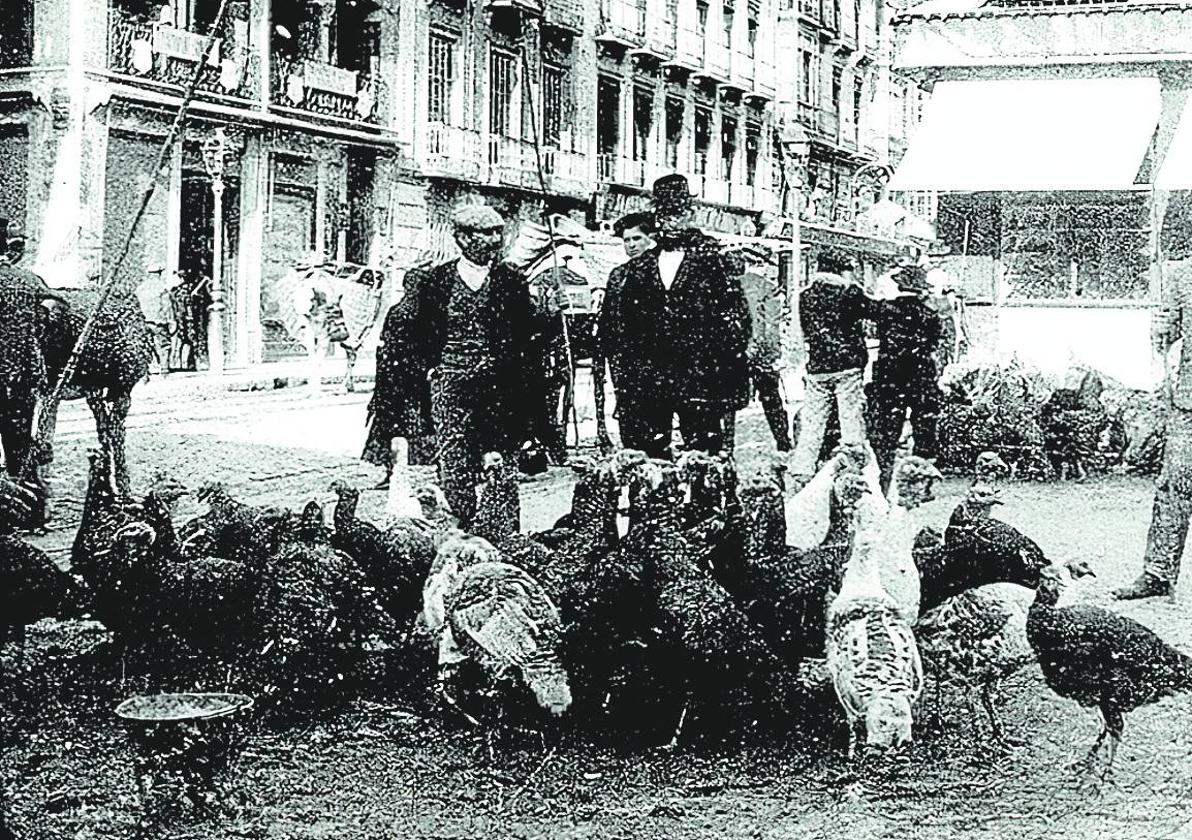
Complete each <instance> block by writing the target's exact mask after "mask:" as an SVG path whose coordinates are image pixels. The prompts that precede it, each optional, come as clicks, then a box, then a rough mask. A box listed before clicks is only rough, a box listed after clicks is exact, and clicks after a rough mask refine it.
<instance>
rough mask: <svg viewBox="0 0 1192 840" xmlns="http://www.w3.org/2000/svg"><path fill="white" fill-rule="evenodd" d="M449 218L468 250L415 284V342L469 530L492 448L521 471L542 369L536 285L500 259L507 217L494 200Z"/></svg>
mask: <svg viewBox="0 0 1192 840" xmlns="http://www.w3.org/2000/svg"><path fill="white" fill-rule="evenodd" d="M452 225H453V227H454V229H455V242H456V244H457V245H459V249H460V251H461V253H462V256H460V257H459V258H458V259H454V260H449V261H447V262H445V263H441V264H439V265H437V266H435V267H434V268H432V269H430V270H429V271H428V272H427V273H426V276H425V277H423V278H422V280H421V282H419V283H418V284H417V286H415V287H414V289H413V290H412V292H411V301H410V310H411V315H410V332H411V335H410V336H409V341H410V343H411V344H413V345H414V346H417V347H419V348H420V351H419V355H420V357H421V359H420V364H421V365H423V366H424V367H425V368H426V371H427V376H428V378H429V380H430V386H431V415H432V417H433V419H434V427H435V431H436V432H437V434H438V439H439V473H440V478H441V481H442V484H443V492H444V494H445V495H446V496H447V501H448V502H449V503H450V504H451V508H452V510H453V512H454V513H455V515H456V516H457V517H459V523H460V527H461V528H464V529H467V528H468V527H470V526H471V524H472V519H473V517H474V515H475V513H476V490H475V488H476V484H477V482H478V481H479V478H480V467H481V463H482V459H483V457H484V455H485V453H487V452H499V453H501V454H502V455H503V456H504V458H505V468H506V469H508V470H514V471H515V470H516V469H517V454H518V451H519V449H520V445H521V443H522V441H523V440H524V439H525V437H526V436H527V430H528V428H529V423H530V419H531V411H532V407H533V406H534V405H535V404H536V403H535V402H534V399H533V397H534V395H535V394H537V393H538V392H539V391H538V390H537V389H536V380H537V379H538V378H539V377H540V376H541V371H540V368H539V365H538V364H537V362H536V360H535V359H534V358H533V354H532V353H531V352H530V348H531V336H532V332H533V313H534V310H533V306H532V303H531V300H530V291H529V286H528V284H527V283H526V279H525V277H524V276H523V275H522V274H521V273H520V272H518V271H517V270H516V269H514V268H513V267H511V266H509V265H507V264H505V263H500V262H498V261H497V258H498V256H499V254H500V251H501V244H502V241H503V236H504V232H505V222H504V220H503V219H502V218H501V216H500V214H499V213H497V211H496V210H494V209H493V208H491V207H489V206H487V205H466V206H464V207H461V208H459V209H458V210H457V211H456V212H455V214H454V216H453V217H452ZM537 387H538V388H540V385H539V386H537Z"/></svg>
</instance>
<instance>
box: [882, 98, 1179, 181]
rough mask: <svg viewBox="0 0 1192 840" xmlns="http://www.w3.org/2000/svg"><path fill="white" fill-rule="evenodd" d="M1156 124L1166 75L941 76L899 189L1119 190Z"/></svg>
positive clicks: (1133, 172) (901, 169)
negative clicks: (944, 78)
mask: <svg viewBox="0 0 1192 840" xmlns="http://www.w3.org/2000/svg"><path fill="white" fill-rule="evenodd" d="M1158 122H1159V80H1158V79H1156V78H1118V79H998V80H966V81H945V82H937V83H936V85H935V89H934V91H933V92H932V94H931V99H930V100H928V102H927V105H926V107H925V108H924V114H923V120H922V122H921V123H920V125H919V127H918V128H917V129H916V130H915V132H914V134H913V135H912V136H911V138H910V147H909V148H908V150H907V153H906V156H905V157H904V158H903V159H902V162H901V164H900V165H899V166H898V168H897V170H896V171H895V173H894V177H893V179H892V180H891V181H890V184H889V188H890V189H892V190H922V191H935V192H996V191H1032V190H1122V189H1131V188H1133V187H1134V186H1135V184H1134V181H1135V178H1136V177H1137V175H1138V169H1139V166H1140V165H1141V164H1142V161H1143V158H1144V157H1145V155H1146V152H1147V148H1148V147H1149V146H1150V143H1151V137H1152V136H1153V135H1154V132H1155V127H1156V126H1157V125H1158Z"/></svg>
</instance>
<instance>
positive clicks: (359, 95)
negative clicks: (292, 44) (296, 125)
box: [271, 55, 379, 124]
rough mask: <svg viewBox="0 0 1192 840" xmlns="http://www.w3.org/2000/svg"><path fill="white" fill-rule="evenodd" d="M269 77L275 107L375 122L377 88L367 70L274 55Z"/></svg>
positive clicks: (353, 120)
mask: <svg viewBox="0 0 1192 840" xmlns="http://www.w3.org/2000/svg"><path fill="white" fill-rule="evenodd" d="M272 76H273V78H272V86H271V90H272V100H271V101H272V104H273V106H274V107H278V108H283V109H290V108H293V109H296V110H299V111H305V112H307V113H309V114H315V115H318V116H320V117H329V118H332V119H339V120H349V121H352V122H364V123H374V124H375V123H376V122H377V121H378V119H377V100H378V98H379V97H378V95H377V94H378V91H377V89H376V83H375V82H374V80H373V79H372V77H371V76H370V75H369V74H367V73H360V72H358V71H356V70H345V69H344V68H342V67H336V66H334V65H331V64H323V63H321V62H318V61H311V60H310V59H291V58H286V57H283V56H277V55H275V56H273V62H272Z"/></svg>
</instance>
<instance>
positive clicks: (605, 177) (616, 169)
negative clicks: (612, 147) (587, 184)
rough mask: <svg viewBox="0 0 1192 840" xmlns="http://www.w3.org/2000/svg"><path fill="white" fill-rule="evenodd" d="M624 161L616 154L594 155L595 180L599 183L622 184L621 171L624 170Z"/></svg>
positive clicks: (603, 153) (602, 153)
mask: <svg viewBox="0 0 1192 840" xmlns="http://www.w3.org/2000/svg"><path fill="white" fill-rule="evenodd" d="M624 163H625V161H624V159H623V158H622V157H621V156H620V155H617V154H613V153H611V152H601V153H600V154H598V155H596V178H597V180H599V181H605V182H611V183H618V184H619V183H622V181H621V171H622V169H623V168H624Z"/></svg>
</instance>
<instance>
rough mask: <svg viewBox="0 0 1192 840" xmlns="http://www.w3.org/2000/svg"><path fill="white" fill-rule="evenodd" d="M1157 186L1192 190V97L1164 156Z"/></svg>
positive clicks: (1181, 115)
mask: <svg viewBox="0 0 1192 840" xmlns="http://www.w3.org/2000/svg"><path fill="white" fill-rule="evenodd" d="M1155 187H1156V188H1157V189H1161V190H1192V99H1190V100H1189V101H1187V102H1185V104H1184V110H1183V112H1182V113H1181V114H1180V121H1179V124H1178V125H1177V126H1176V128H1175V134H1173V135H1172V137H1171V145H1170V146H1168V147H1167V154H1166V155H1164V156H1163V163H1162V164H1160V166H1159V174H1158V175H1156V176H1155Z"/></svg>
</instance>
